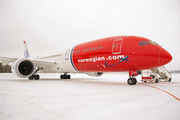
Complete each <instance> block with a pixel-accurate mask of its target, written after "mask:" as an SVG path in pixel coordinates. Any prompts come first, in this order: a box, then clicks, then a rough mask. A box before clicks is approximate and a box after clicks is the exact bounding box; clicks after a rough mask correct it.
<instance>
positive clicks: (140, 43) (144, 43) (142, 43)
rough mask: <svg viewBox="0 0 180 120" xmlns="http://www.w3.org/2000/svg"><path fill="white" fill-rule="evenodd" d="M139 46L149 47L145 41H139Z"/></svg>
mask: <svg viewBox="0 0 180 120" xmlns="http://www.w3.org/2000/svg"><path fill="white" fill-rule="evenodd" d="M139 45H141V46H145V45H149V43H148V42H147V41H140V42H139Z"/></svg>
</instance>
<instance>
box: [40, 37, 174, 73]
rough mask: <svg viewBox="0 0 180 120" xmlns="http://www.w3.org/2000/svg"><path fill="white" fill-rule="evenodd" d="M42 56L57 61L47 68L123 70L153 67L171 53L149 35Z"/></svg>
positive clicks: (115, 39) (83, 44)
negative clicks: (151, 39) (147, 36)
mask: <svg viewBox="0 0 180 120" xmlns="http://www.w3.org/2000/svg"><path fill="white" fill-rule="evenodd" d="M50 54H51V56H50V55H48V54H47V55H45V57H43V56H39V57H38V58H39V59H40V60H43V59H46V60H50V61H54V62H56V63H57V64H55V65H54V66H53V67H51V68H48V69H43V71H44V72H64V73H71V72H123V71H137V70H139V71H140V70H145V69H152V68H156V67H159V66H162V65H164V64H167V63H168V62H169V61H170V60H171V59H172V57H171V55H170V54H169V53H168V52H167V51H166V50H165V49H163V48H162V47H161V46H159V45H157V44H156V43H155V42H152V41H150V40H149V39H146V38H143V37H136V36H117V37H109V38H103V39H99V40H95V41H90V42H86V43H82V44H78V45H76V46H74V47H69V48H65V49H61V50H58V51H55V52H54V53H53V54H54V56H53V54H52V53H50ZM46 56H48V57H46Z"/></svg>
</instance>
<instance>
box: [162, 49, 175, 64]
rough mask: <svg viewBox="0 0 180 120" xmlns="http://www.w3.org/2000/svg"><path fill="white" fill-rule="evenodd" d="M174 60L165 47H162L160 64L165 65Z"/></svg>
mask: <svg viewBox="0 0 180 120" xmlns="http://www.w3.org/2000/svg"><path fill="white" fill-rule="evenodd" d="M171 60H172V56H171V54H170V53H169V52H167V51H166V50H165V49H163V48H161V49H160V52H159V64H160V65H165V64H167V63H169V62H170V61H171Z"/></svg>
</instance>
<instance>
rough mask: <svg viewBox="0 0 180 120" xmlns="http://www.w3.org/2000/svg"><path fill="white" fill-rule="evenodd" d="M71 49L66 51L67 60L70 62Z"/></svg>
mask: <svg viewBox="0 0 180 120" xmlns="http://www.w3.org/2000/svg"><path fill="white" fill-rule="evenodd" d="M69 54H70V49H68V50H66V53H65V60H69Z"/></svg>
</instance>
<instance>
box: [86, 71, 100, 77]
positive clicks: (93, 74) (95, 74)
mask: <svg viewBox="0 0 180 120" xmlns="http://www.w3.org/2000/svg"><path fill="white" fill-rule="evenodd" d="M86 74H87V75H89V76H93V77H99V76H101V75H102V74H103V73H102V72H88V73H86Z"/></svg>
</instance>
